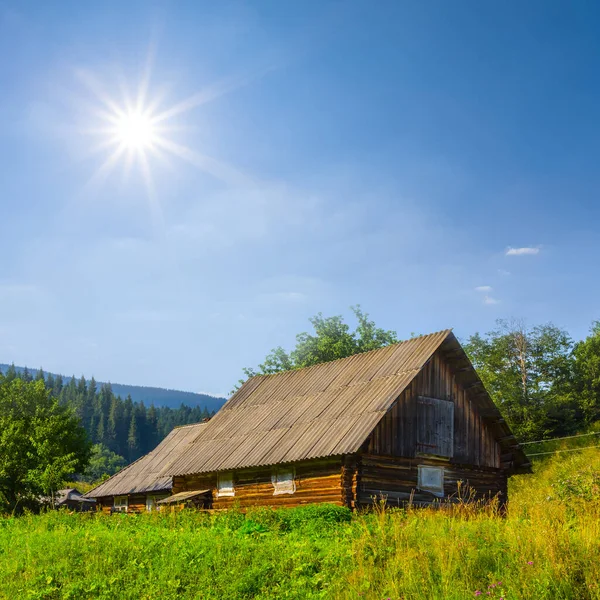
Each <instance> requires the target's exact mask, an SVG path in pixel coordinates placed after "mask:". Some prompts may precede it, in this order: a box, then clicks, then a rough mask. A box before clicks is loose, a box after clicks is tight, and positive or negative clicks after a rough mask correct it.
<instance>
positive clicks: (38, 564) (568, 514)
mask: <svg viewBox="0 0 600 600" xmlns="http://www.w3.org/2000/svg"><path fill="white" fill-rule="evenodd" d="M575 454H576V455H577V456H574V455H575ZM564 456H565V455H558V456H557V457H556V458H554V459H551V460H550V461H546V462H544V463H539V464H538V466H537V467H536V473H535V474H534V475H532V476H520V477H515V478H513V480H512V481H511V496H510V504H509V509H508V514H507V516H506V517H503V516H501V515H499V514H498V511H497V507H496V506H494V505H493V504H492V505H490V506H487V507H485V508H476V507H473V506H472V505H468V504H465V505H462V506H455V507H453V508H448V509H447V510H434V509H426V510H422V509H408V510H385V509H378V510H375V511H372V512H370V513H365V514H358V515H351V514H350V513H349V512H348V511H346V510H345V509H342V508H337V507H332V506H312V507H304V508H300V509H294V510H278V511H272V510H265V509H263V510H254V511H250V512H248V513H247V514H242V513H239V512H236V511H232V512H228V513H219V514H212V515H209V514H201V513H195V512H183V513H178V514H166V515H158V514H150V515H114V516H112V517H105V516H101V515H90V514H68V513H65V512H59V513H48V514H45V515H39V516H33V515H29V516H24V517H20V518H4V519H0V598H10V599H14V598H19V599H21V598H24V599H29V598H30V599H33V598H39V599H53V598H57V599H58V598H61V599H62V598H78V599H81V598H84V599H87V598H106V599H109V598H110V599H111V600H112V599H115V598H117V599H121V598H131V599H136V600H137V599H144V598H147V599H150V598H152V599H155V598H161V599H163V598H164V599H180V598H186V599H187V598H207V599H211V598H219V599H221V598H365V599H368V598H375V599H387V598H392V599H399V598H405V599H412V598H419V599H421V598H427V599H434V598H440V599H442V598H443V599H461V600H462V599H465V598H471V597H477V596H481V597H482V598H495V599H499V598H505V599H507V600H508V599H529V598H532V599H533V598H535V599H542V598H548V599H560V598H575V599H582V600H585V599H592V598H594V599H595V598H600V587H599V586H600V489H597V484H596V481H597V479H596V475H598V474H600V452H598V451H595V450H589V451H586V452H585V453H584V452H582V453H573V454H571V455H566V456H567V458H565V457H564Z"/></svg>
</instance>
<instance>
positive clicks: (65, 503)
mask: <svg viewBox="0 0 600 600" xmlns="http://www.w3.org/2000/svg"><path fill="white" fill-rule="evenodd" d="M54 507H55V508H68V509H69V510H74V511H76V512H87V511H90V510H96V501H95V500H94V499H93V498H86V497H85V496H84V495H83V494H82V493H81V492H80V491H79V490H78V489H77V488H65V489H62V490H58V492H56V495H55V496H54Z"/></svg>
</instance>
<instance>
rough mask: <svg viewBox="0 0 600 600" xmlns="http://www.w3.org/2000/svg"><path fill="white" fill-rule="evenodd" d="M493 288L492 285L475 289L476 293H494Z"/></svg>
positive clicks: (479, 286)
mask: <svg viewBox="0 0 600 600" xmlns="http://www.w3.org/2000/svg"><path fill="white" fill-rule="evenodd" d="M492 289H493V288H492V286H491V285H478V286H477V287H476V288H475V291H476V292H491V291H492Z"/></svg>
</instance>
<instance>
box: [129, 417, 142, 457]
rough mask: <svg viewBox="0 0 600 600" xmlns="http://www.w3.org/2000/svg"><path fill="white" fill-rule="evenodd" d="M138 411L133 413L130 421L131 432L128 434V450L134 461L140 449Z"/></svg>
mask: <svg viewBox="0 0 600 600" xmlns="http://www.w3.org/2000/svg"><path fill="white" fill-rule="evenodd" d="M136 412H137V411H135V410H134V411H133V412H132V413H131V421H130V423H129V433H128V434H127V450H128V452H129V460H130V461H133V460H135V459H136V458H137V457H138V453H139V449H140V434H139V432H138V424H137V415H136Z"/></svg>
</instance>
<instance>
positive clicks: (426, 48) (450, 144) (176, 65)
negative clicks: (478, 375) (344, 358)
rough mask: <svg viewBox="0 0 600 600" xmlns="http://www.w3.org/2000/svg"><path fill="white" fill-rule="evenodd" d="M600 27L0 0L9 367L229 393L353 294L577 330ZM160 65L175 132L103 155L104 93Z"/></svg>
mask: <svg viewBox="0 0 600 600" xmlns="http://www.w3.org/2000/svg"><path fill="white" fill-rule="evenodd" d="M598 31H600V8H599V7H598V5H597V4H596V3H593V2H580V3H570V2H548V1H543V2H533V1H532V2H527V3H523V2H502V3H480V2H466V1H461V2H452V3H450V2H445V1H444V2H442V1H440V2H435V1H432V2H426V3H420V2H396V1H394V2H388V3H386V2H379V3H376V4H373V3H367V2H343V3H342V2H302V3H294V4H292V3H286V2H231V3H230V2H219V3H215V2H177V3H176V2H146V1H145V2H127V3H125V2H103V3H81V2H61V3H60V4H59V3H46V2H40V3H36V2H22V1H20V2H6V1H3V0H0V89H2V90H3V93H2V94H1V95H0V161H1V162H0V165H1V167H0V174H1V176H0V251H1V252H2V262H1V263H0V362H11V361H14V362H15V363H16V364H22V365H23V364H27V365H29V366H32V367H37V366H39V365H42V366H43V367H44V368H45V369H47V370H53V371H57V372H63V373H67V374H71V373H75V374H76V375H79V374H81V373H84V374H86V375H88V376H89V375H91V374H94V375H95V376H96V378H97V379H101V380H111V381H115V382H121V383H135V384H142V385H158V386H166V387H173V388H178V389H185V390H193V391H207V392H212V393H226V392H227V391H228V390H230V389H231V387H232V385H233V383H234V382H235V381H236V380H237V379H238V378H239V376H240V374H241V369H242V367H244V366H252V365H255V364H257V363H258V362H259V361H260V360H261V359H262V358H263V357H264V355H265V354H266V353H267V352H268V351H269V350H270V349H271V348H273V347H274V346H277V345H283V346H284V347H288V348H289V347H290V346H291V345H292V344H293V341H294V336H295V334H296V333H298V332H300V331H303V330H306V329H307V327H308V318H309V317H310V316H311V315H313V314H315V313H316V312H318V311H322V312H323V313H324V314H325V315H333V314H343V315H347V316H349V313H350V311H349V306H350V305H353V304H357V303H359V304H361V305H362V307H363V308H364V309H365V310H366V311H367V312H369V313H370V314H371V316H372V317H373V318H374V320H375V321H376V322H377V323H378V324H379V325H380V326H383V327H385V328H389V329H394V330H396V331H398V333H399V335H400V336H401V337H408V336H409V335H410V334H411V332H418V333H427V332H430V331H435V330H439V329H442V328H446V327H454V329H455V332H456V333H457V335H458V336H459V337H466V336H468V335H469V334H471V333H473V332H475V331H487V330H489V329H491V328H492V327H493V325H494V321H495V319H497V318H503V317H520V318H525V319H526V320H527V322H528V323H529V324H536V323H541V322H547V321H553V322H555V323H556V324H557V325H559V326H562V327H565V328H566V329H568V330H569V331H570V333H571V334H572V335H573V336H574V337H575V338H579V337H582V336H584V335H585V334H586V332H587V330H588V328H589V326H590V324H591V322H592V320H594V319H599V318H600V300H599V298H600V278H599V277H598V262H599V258H600V238H599V236H598V226H599V224H600V205H599V203H598V195H599V191H600V170H599V169H598V160H599V157H600V135H599V134H600V118H599V117H600V79H599V78H598V73H599V72H600V36H598ZM148 73H150V74H151V75H150V79H149V83H148V86H147V94H146V99H145V101H144V102H145V104H144V107H145V108H148V107H149V106H150V105H153V106H155V109H154V110H155V112H156V113H161V112H163V113H164V112H165V111H169V109H172V108H173V107H175V108H176V110H171V111H170V112H168V113H167V116H168V118H166V119H165V123H164V124H165V125H168V126H169V131H168V132H166V133H164V137H165V139H166V140H167V146H168V145H169V144H170V146H169V147H170V148H171V150H173V149H175V150H176V152H172V151H169V150H168V148H167V150H165V151H162V152H161V153H160V154H159V155H158V156H155V155H154V154H153V153H151V152H149V151H148V152H147V159H148V162H147V167H148V168H147V172H146V175H145V171H144V169H143V168H142V163H141V162H140V160H139V159H137V158H134V159H133V160H132V162H131V164H130V165H129V168H128V163H127V157H126V155H122V156H119V157H118V159H116V160H114V162H113V163H112V166H113V168H112V169H107V168H106V167H105V168H104V169H103V168H102V165H103V164H106V161H107V160H110V157H111V155H112V154H111V153H112V152H113V151H114V147H104V148H102V149H100V150H99V149H98V146H99V144H101V143H102V142H106V141H107V140H106V139H103V137H106V138H108V136H107V135H106V134H105V133H98V129H99V128H100V125H102V123H101V122H102V119H103V118H104V117H101V116H99V112H98V111H99V110H100V109H103V110H104V112H106V107H107V105H106V101H107V98H108V99H110V100H111V101H112V102H113V103H114V104H116V106H117V107H121V108H123V107H125V105H126V98H127V97H130V98H133V97H137V93H138V91H139V89H140V86H141V85H142V82H143V81H146V78H145V74H148ZM127 95H128V96H127ZM185 101H187V102H185ZM103 102H104V104H103ZM184 109H185V110H184ZM105 125H106V123H104V126H105ZM183 149H185V150H183ZM148 173H149V176H150V177H151V181H149V180H148ZM511 248H512V249H513V250H512V251H510V249H511ZM518 249H521V250H518ZM478 288H479V289H478Z"/></svg>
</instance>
